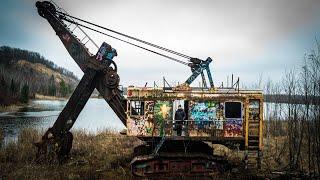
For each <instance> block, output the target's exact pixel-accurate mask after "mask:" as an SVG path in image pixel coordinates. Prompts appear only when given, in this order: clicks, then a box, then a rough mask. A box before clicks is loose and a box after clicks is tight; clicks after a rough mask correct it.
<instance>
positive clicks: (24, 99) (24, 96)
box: [20, 84, 29, 103]
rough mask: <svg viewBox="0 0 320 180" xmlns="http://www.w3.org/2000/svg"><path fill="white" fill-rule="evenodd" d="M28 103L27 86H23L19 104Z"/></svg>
mask: <svg viewBox="0 0 320 180" xmlns="http://www.w3.org/2000/svg"><path fill="white" fill-rule="evenodd" d="M28 101H29V86H28V84H24V85H23V86H22V89H21V95H20V102H22V103H27V102H28Z"/></svg>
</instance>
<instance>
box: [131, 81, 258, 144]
mask: <svg viewBox="0 0 320 180" xmlns="http://www.w3.org/2000/svg"><path fill="white" fill-rule="evenodd" d="M227 92H228V91H225V90H221V89H220V90H216V91H214V92H213V91H212V90H201V91H199V90H196V91H193V90H192V89H191V90H190V91H175V90H170V91H167V90H166V91H165V90H163V89H162V88H146V87H144V88H138V87H129V88H128V94H127V99H128V102H135V101H138V102H144V108H143V109H144V112H143V114H141V115H139V116H136V115H131V113H130V110H129V109H128V112H127V114H128V121H127V128H128V133H127V134H128V135H129V136H139V137H161V136H167V137H170V136H177V134H176V128H177V126H179V124H177V122H178V121H176V120H174V118H173V116H174V112H175V110H176V109H175V107H174V106H173V104H172V103H173V102H175V101H177V100H180V101H183V100H187V101H188V117H187V119H186V120H184V124H183V125H180V126H182V130H183V133H182V136H187V137H191V138H192V137H221V138H238V137H240V138H241V137H244V138H245V139H246V143H248V142H247V141H248V136H249V134H257V135H259V134H260V132H259V131H262V129H261V128H260V127H257V128H253V127H252V128H249V124H248V121H249V119H248V116H249V111H248V109H249V107H250V103H249V100H250V99H256V100H258V101H259V102H262V93H261V91H250V90H249V91H248V90H240V91H236V92H235V91H231V93H227ZM226 102H228V103H230V102H234V103H240V104H241V105H242V107H241V117H229V118H228V117H225V109H224V108H225V107H224V105H225V103H226ZM258 114H260V115H261V114H262V112H261V109H259V113H258ZM260 119H261V118H260ZM255 131H257V132H255Z"/></svg>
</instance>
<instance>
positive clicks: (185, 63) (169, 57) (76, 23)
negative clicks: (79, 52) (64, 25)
mask: <svg viewBox="0 0 320 180" xmlns="http://www.w3.org/2000/svg"><path fill="white" fill-rule="evenodd" d="M62 19H63V20H65V21H67V22H70V23H72V24H75V25H77V26H81V27H83V28H86V29H89V30H91V31H95V32H97V33H100V34H103V35H105V36H108V37H111V38H113V39H116V40H119V41H122V42H124V43H127V44H130V45H132V46H135V47H138V48H141V49H143V50H146V51H149V52H152V53H154V54H157V55H160V56H162V57H165V58H168V59H170V60H173V61H176V62H178V63H181V64H184V65H186V66H189V63H187V62H184V61H182V60H179V59H176V58H173V57H171V56H168V55H165V54H162V53H159V52H156V51H154V50H151V49H147V48H145V47H142V46H139V45H137V44H134V43H131V42H129V41H126V40H123V39H120V38H118V37H115V36H112V35H110V34H107V33H105V32H102V31H99V30H96V29H93V28H91V27H89V26H86V25H83V24H80V23H78V22H75V21H74V20H71V19H67V18H65V17H62Z"/></svg>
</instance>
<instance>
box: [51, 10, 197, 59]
mask: <svg viewBox="0 0 320 180" xmlns="http://www.w3.org/2000/svg"><path fill="white" fill-rule="evenodd" d="M57 13H59V14H61V15H63V16H68V17H70V18H72V19H76V20H78V21H81V22H84V23H87V24H90V25H92V26H96V27H99V28H101V29H104V30H107V31H110V32H113V33H115V34H118V35H121V36H124V37H126V38H129V39H133V40H135V41H138V42H141V43H144V44H147V45H149V46H152V47H155V48H158V49H161V50H163V51H166V52H169V53H172V54H175V55H177V56H180V57H183V58H186V59H189V60H190V59H191V58H192V57H190V56H188V55H185V54H182V53H179V52H176V51H173V50H170V49H167V48H164V47H162V46H158V45H156V44H153V43H150V42H147V41H144V40H141V39H138V38H135V37H133V36H129V35H127V34H124V33H121V32H118V31H115V30H112V29H109V28H106V27H103V26H100V25H98V24H94V23H91V22H89V21H86V20H83V19H80V18H77V17H74V16H71V15H69V14H66V13H64V12H59V11H57Z"/></svg>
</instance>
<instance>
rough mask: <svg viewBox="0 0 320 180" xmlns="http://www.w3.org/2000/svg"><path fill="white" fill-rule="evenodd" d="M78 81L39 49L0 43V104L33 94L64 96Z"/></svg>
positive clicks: (25, 99) (31, 96)
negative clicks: (32, 49)
mask: <svg viewBox="0 0 320 180" xmlns="http://www.w3.org/2000/svg"><path fill="white" fill-rule="evenodd" d="M78 81H79V80H78V78H77V77H76V76H75V75H74V74H73V73H72V72H70V71H68V70H66V69H64V68H62V67H58V66H57V65H55V64H54V63H53V62H51V61H49V60H47V59H46V58H44V57H43V56H41V55H40V54H39V53H36V52H32V51H28V50H22V49H18V48H11V47H8V46H1V47H0V105H10V104H14V103H17V102H26V101H28V99H29V98H33V97H34V96H35V94H41V95H45V96H57V97H66V96H68V95H70V93H71V92H72V91H73V89H74V88H75V86H76V85H77V83H78Z"/></svg>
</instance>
